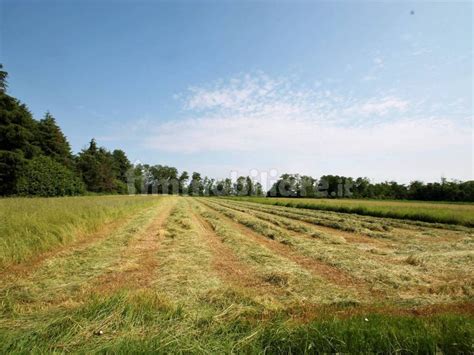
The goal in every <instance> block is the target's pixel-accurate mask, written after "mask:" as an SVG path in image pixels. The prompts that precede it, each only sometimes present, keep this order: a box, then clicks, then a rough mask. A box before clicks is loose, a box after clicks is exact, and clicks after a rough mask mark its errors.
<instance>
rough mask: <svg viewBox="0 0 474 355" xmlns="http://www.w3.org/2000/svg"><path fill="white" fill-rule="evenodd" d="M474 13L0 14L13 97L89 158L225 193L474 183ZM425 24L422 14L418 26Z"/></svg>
mask: <svg viewBox="0 0 474 355" xmlns="http://www.w3.org/2000/svg"><path fill="white" fill-rule="evenodd" d="M472 10H473V9H472V3H471V2H457V3H449V2H433V3H430V2H421V1H419V2H398V3H395V2H362V1H361V2H357V1H338V2H318V1H312V2H309V1H307V2H306V1H305V2H302V1H299V2H281V1H280V2H271V1H259V2H252V1H234V2H227V1H224V2H217V1H208V2H204V1H176V2H171V1H163V2H159V1H112V0H99V1H79V0H76V1H25V0H16V1H10V0H2V1H1V30H0V35H1V38H0V39H1V46H0V61H1V62H2V63H4V66H5V67H6V69H7V70H8V72H9V73H10V79H9V85H10V89H9V91H10V93H11V94H12V95H13V96H16V97H18V98H20V99H21V100H22V101H23V102H25V103H27V105H28V106H29V108H30V109H31V111H32V112H33V114H34V116H35V117H36V118H40V117H42V116H43V114H44V112H45V111H47V110H49V111H50V112H51V113H52V114H53V115H54V116H55V117H56V118H57V120H58V122H59V124H60V125H61V127H62V128H63V130H64V132H65V134H66V135H67V136H68V138H69V140H70V142H71V144H72V147H73V150H74V151H75V152H77V151H79V150H80V149H81V148H83V147H84V146H86V144H87V142H88V141H89V140H90V139H91V138H92V137H95V138H97V140H98V142H99V144H101V145H103V146H106V147H107V148H109V149H113V148H121V149H123V150H125V151H126V152H127V154H128V156H129V158H130V159H131V160H132V161H137V160H140V161H142V162H148V163H152V164H155V163H156V164H158V163H159V164H169V165H173V166H176V167H177V168H178V169H179V170H188V171H200V172H202V173H203V174H207V175H212V176H216V177H227V176H229V174H231V172H233V174H235V173H238V174H245V175H247V174H249V172H250V171H251V170H252V169H253V170H252V173H253V174H256V171H257V172H258V173H262V174H265V173H267V174H270V172H271V173H272V174H275V172H276V174H280V173H283V172H293V173H303V174H311V175H314V176H320V175H322V174H330V173H331V174H343V175H349V176H367V177H369V178H372V179H374V180H376V181H380V180H385V179H390V180H391V179H395V180H398V181H401V182H409V181H411V180H414V179H421V180H425V181H433V180H439V178H440V177H441V176H445V177H447V178H457V179H462V180H467V179H472V178H473V165H472V154H473V148H472V118H473V111H472V94H473V93H472V85H473V78H472V63H473V62H472V60H473V47H472V34H473V32H472ZM411 11H414V14H411Z"/></svg>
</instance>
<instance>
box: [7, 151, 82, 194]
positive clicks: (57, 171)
mask: <svg viewBox="0 0 474 355" xmlns="http://www.w3.org/2000/svg"><path fill="white" fill-rule="evenodd" d="M84 189H85V187H84V183H83V182H82V180H81V179H80V178H79V177H78V176H76V175H75V174H74V173H73V172H72V171H71V170H70V169H68V168H67V167H65V166H64V165H62V164H61V163H59V162H57V161H55V160H54V159H52V158H50V157H46V156H38V157H35V158H33V159H30V160H28V161H27V162H26V163H25V165H24V167H23V168H22V169H21V172H20V174H19V177H18V180H17V182H16V188H15V191H16V193H17V194H18V195H24V196H31V195H36V196H45V197H50V196H65V195H81V194H83V193H84Z"/></svg>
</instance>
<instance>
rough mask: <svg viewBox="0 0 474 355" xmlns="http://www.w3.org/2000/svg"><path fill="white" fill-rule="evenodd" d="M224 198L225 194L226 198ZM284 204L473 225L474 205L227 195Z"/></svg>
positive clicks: (259, 201) (364, 214)
mask: <svg viewBox="0 0 474 355" xmlns="http://www.w3.org/2000/svg"><path fill="white" fill-rule="evenodd" d="M226 198H227V197H226ZM229 198H230V199H236V200H242V201H249V202H256V203H263V204H269V205H276V206H284V207H295V208H306V209H312V210H322V211H333V212H341V213H354V214H358V215H363V216H373V217H388V218H396V219H406V220H412V221H422V222H430V223H446V224H457V225H462V226H467V227H474V204H455V203H437V202H418V201H374V200H349V199H315V198H314V199H311V198H304V199H303V198H302V199H296V198H266V197H229Z"/></svg>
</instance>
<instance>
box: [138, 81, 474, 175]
mask: <svg viewBox="0 0 474 355" xmlns="http://www.w3.org/2000/svg"><path fill="white" fill-rule="evenodd" d="M179 97H180V100H183V105H184V107H185V109H186V110H185V117H182V118H180V119H179V120H172V121H168V122H165V123H160V124H157V125H156V126H155V128H152V129H148V131H147V132H146V133H145V136H144V137H142V141H143V142H144V144H145V146H146V148H147V149H153V150H157V151H164V152H172V153H179V154H199V155H202V154H205V155H209V154H210V155H212V154H215V153H224V152H227V153H229V154H234V155H235V154H243V155H245V156H249V157H250V156H253V157H255V161H257V160H259V161H261V160H262V159H263V160H265V159H272V160H274V159H275V158H276V157H278V158H279V160H280V161H281V163H279V164H281V166H278V167H277V168H279V170H280V171H282V170H286V169H287V168H291V167H296V166H298V167H300V168H301V169H303V170H304V168H305V167H308V166H313V165H314V161H315V160H319V161H321V160H323V161H343V162H344V164H350V162H354V161H357V160H364V159H367V157H371V158H372V160H371V164H373V162H374V161H378V163H377V164H379V162H380V164H379V165H378V166H390V164H388V163H387V164H385V163H382V162H388V161H390V159H393V157H396V159H398V160H405V161H406V162H407V164H408V163H409V164H413V165H415V166H416V162H415V161H414V159H415V160H416V159H419V157H421V156H424V158H423V164H424V165H426V166H424V167H423V169H425V170H426V171H430V174H431V173H432V171H437V170H436V169H442V168H443V167H446V166H447V165H449V164H451V165H452V161H450V160H449V159H450V158H449V154H448V155H446V152H453V154H454V153H456V154H457V157H458V158H459V159H466V157H467V156H468V155H469V147H470V145H471V143H472V142H471V140H472V137H471V133H470V131H469V130H466V129H463V127H462V126H460V123H459V122H456V121H453V120H451V119H450V118H449V117H447V116H436V115H429V116H428V115H426V116H425V115H423V114H422V113H423V109H424V107H425V103H424V102H411V101H410V100H409V99H407V98H404V97H401V96H398V95H396V94H395V93H393V92H392V93H390V94H379V95H375V96H371V97H365V98H361V97H355V96H352V95H346V94H342V93H340V92H336V91H334V90H325V89H323V88H322V87H301V86H299V85H298V84H297V83H296V82H294V81H291V80H286V79H282V78H280V79H273V78H269V77H268V76H265V75H254V76H250V75H246V76H242V77H238V78H234V79H231V80H228V81H220V82H217V83H214V84H211V85H208V86H205V87H192V88H191V89H190V90H189V92H188V93H185V94H182V95H180V96H179ZM437 152H438V153H439V152H443V154H441V155H440V154H438V153H437ZM459 152H462V153H463V154H464V155H462V157H461V156H460V155H459ZM466 152H467V153H466ZM437 154H438V155H437ZM466 154H467V155H466ZM438 157H442V158H438ZM441 159H445V161H441ZM295 163H297V164H296V165H295ZM366 164H367V163H366ZM420 164H421V165H422V163H420ZM421 165H420V166H421ZM255 167H256V166H255V165H253V166H252V168H255ZM257 168H258V166H257ZM364 169H365V170H366V171H367V172H368V173H367V174H368V175H370V171H371V168H370V167H367V166H366V167H365V168H364ZM373 169H374V167H372V170H373ZM388 169H389V170H390V168H388ZM452 170H454V168H453V169H452ZM346 173H347V174H349V173H350V171H348V172H346ZM398 173H399V171H395V170H394V169H392V171H386V176H394V177H399V175H397V174H398ZM464 173H465V172H464ZM406 174H407V175H409V174H411V175H412V176H415V177H416V176H417V175H416V174H413V172H407V173H406Z"/></svg>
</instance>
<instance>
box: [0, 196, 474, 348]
mask: <svg viewBox="0 0 474 355" xmlns="http://www.w3.org/2000/svg"><path fill="white" fill-rule="evenodd" d="M0 212H1V216H2V226H1V227H0V232H1V239H0V246H1V250H0V275H1V277H0V351H1V352H6V351H25V352H26V351H31V350H33V351H38V352H44V351H58V352H63V351H79V352H89V351H94V352H96V351H110V352H129V351H155V352H170V351H171V352H193V353H218V352H227V353H230V352H246V353H261V352H268V353H276V352H280V353H282V352H285V353H288V352H296V353H300V352H310V353H313V352H360V351H382V352H439V351H442V352H445V353H450V352H454V351H464V352H472V350H473V348H472V344H473V329H474V318H473V317H474V302H473V292H474V288H473V284H474V263H473V259H474V252H473V241H474V239H473V231H474V229H473V228H470V227H467V226H462V225H452V224H430V223H426V222H422V221H415V220H401V219H389V218H378V217H373V216H361V215H356V214H348V213H338V212H332V211H318V210H311V209H302V208H291V207H282V206H273V205H267V204H261V203H254V202H249V201H244V200H227V199H220V198H192V197H176V196H162V197H147V196H136V197H135V196H129V197H80V198H61V199H4V200H1V201H0Z"/></svg>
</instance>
